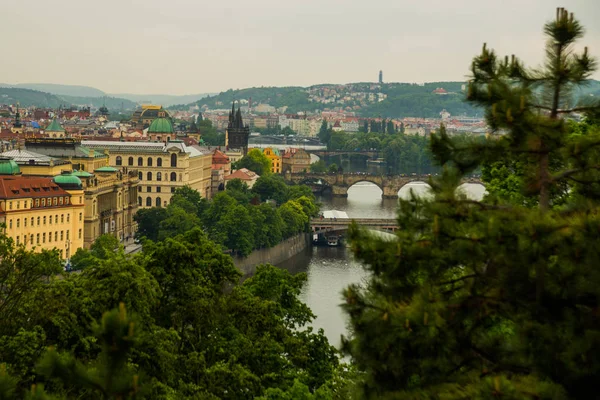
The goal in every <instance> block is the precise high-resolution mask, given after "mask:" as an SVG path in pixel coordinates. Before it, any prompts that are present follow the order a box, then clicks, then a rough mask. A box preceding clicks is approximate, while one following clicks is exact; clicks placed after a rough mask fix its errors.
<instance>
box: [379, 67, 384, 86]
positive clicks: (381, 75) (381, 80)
mask: <svg viewBox="0 0 600 400" xmlns="http://www.w3.org/2000/svg"><path fill="white" fill-rule="evenodd" d="M379 83H383V71H381V70H379Z"/></svg>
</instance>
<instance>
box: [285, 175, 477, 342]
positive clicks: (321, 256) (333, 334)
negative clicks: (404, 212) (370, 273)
mask: <svg viewBox="0 0 600 400" xmlns="http://www.w3.org/2000/svg"><path fill="white" fill-rule="evenodd" d="M428 188H429V186H428V185H427V184H425V183H412V184H409V185H406V186H404V187H403V188H402V190H400V193H399V196H401V197H403V198H406V197H408V196H409V190H410V189H413V190H414V192H415V193H416V194H418V195H426V193H427V191H428ZM462 188H463V189H464V190H465V191H466V193H467V195H468V196H469V197H471V198H473V199H477V200H479V199H481V198H482V197H483V194H484V192H485V189H484V187H483V186H481V185H477V184H465V185H463V186H462ZM318 200H319V201H320V202H321V211H326V210H340V211H345V212H346V213H348V216H349V217H350V218H394V217H395V216H396V206H397V201H396V200H393V199H382V198H381V189H379V188H378V187H377V186H375V185H374V184H372V183H368V182H360V183H358V184H356V185H354V186H353V187H351V188H350V189H349V190H348V198H339V197H321V198H319V199H318ZM280 267H283V268H286V269H287V270H289V271H290V272H293V273H297V272H306V273H307V276H308V281H307V282H306V284H305V286H304V288H303V291H302V294H301V300H302V301H303V302H305V303H306V304H307V305H308V306H309V307H310V308H311V309H312V311H313V313H314V314H315V315H316V316H317V318H316V319H315V320H314V321H313V324H312V325H313V327H314V328H315V330H316V329H319V328H322V329H323V330H324V331H325V335H326V336H327V338H328V339H329V342H330V343H331V344H333V345H335V346H337V347H339V345H340V337H341V335H342V334H344V335H345V334H346V332H347V330H346V318H345V315H344V314H343V312H342V309H341V308H340V307H339V305H340V304H341V302H342V295H341V292H342V290H343V289H344V288H345V287H347V286H348V285H350V284H352V283H361V282H363V281H364V279H365V278H366V277H367V272H366V271H365V270H364V269H363V268H362V266H361V265H360V263H358V262H357V261H356V260H354V259H353V256H352V254H351V253H350V251H349V249H347V248H345V247H313V248H309V249H307V250H306V251H305V252H303V253H301V254H298V255H297V256H296V257H294V258H292V259H290V260H288V261H286V262H284V263H283V264H281V265H280Z"/></svg>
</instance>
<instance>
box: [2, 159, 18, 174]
mask: <svg viewBox="0 0 600 400" xmlns="http://www.w3.org/2000/svg"><path fill="white" fill-rule="evenodd" d="M19 174H21V168H19V165H18V164H17V163H16V162H15V161H14V160H1V161H0V175H19Z"/></svg>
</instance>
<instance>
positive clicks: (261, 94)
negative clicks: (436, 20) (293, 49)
mask: <svg viewBox="0 0 600 400" xmlns="http://www.w3.org/2000/svg"><path fill="white" fill-rule="evenodd" d="M463 84H464V82H433V83H427V84H424V85H418V84H410V83H384V84H382V85H379V84H377V83H370V82H358V83H349V84H345V85H331V84H322V85H315V86H310V87H307V88H304V87H297V86H291V87H258V88H257V87H255V88H248V89H238V90H228V91H226V92H221V93H219V94H218V95H214V96H208V97H206V98H204V99H201V100H199V101H197V102H195V103H194V104H197V105H199V106H203V105H206V106H207V107H209V108H210V109H216V108H229V107H231V102H232V101H234V100H246V101H247V100H249V99H250V98H252V104H253V105H254V106H256V105H258V104H260V103H264V104H269V105H271V106H273V107H275V108H280V107H287V108H286V112H287V113H296V112H302V111H308V112H314V111H317V110H320V111H323V110H326V109H330V110H331V109H334V108H343V109H345V110H347V111H354V112H356V113H357V114H358V115H359V116H361V117H379V116H381V117H385V118H401V117H408V116H413V117H438V116H439V113H440V112H441V111H442V110H443V109H446V110H447V111H448V112H450V113H451V114H453V115H461V114H467V115H475V114H477V110H475V109H474V108H473V107H472V106H471V105H469V104H467V103H465V102H464V101H463V98H464V94H463V93H462V91H461V86H462V85H463ZM437 88H443V89H444V90H445V91H446V92H447V93H448V94H443V95H442V94H435V93H433V91H434V90H435V89H437ZM186 107H189V105H187V106H176V107H174V108H179V109H183V108H186Z"/></svg>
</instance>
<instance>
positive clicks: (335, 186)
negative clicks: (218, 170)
mask: <svg viewBox="0 0 600 400" xmlns="http://www.w3.org/2000/svg"><path fill="white" fill-rule="evenodd" d="M284 178H285V180H286V181H288V182H293V183H309V184H310V183H313V184H314V183H315V182H317V181H320V182H321V184H322V185H326V186H329V187H331V193H332V194H333V195H334V196H338V197H348V189H349V188H350V187H351V186H352V185H354V184H356V183H358V182H371V183H374V184H375V185H377V187H379V189H381V190H382V192H383V198H389V199H397V198H398V191H399V190H400V189H401V188H402V187H403V186H405V185H407V184H409V183H411V182H425V183H427V182H428V181H429V178H430V175H413V174H411V175H378V174H364V173H319V174H317V173H297V174H292V173H291V172H286V173H285V174H284ZM461 183H479V184H483V183H482V182H481V180H480V179H479V178H475V177H472V178H464V179H463V180H462V181H461Z"/></svg>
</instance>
